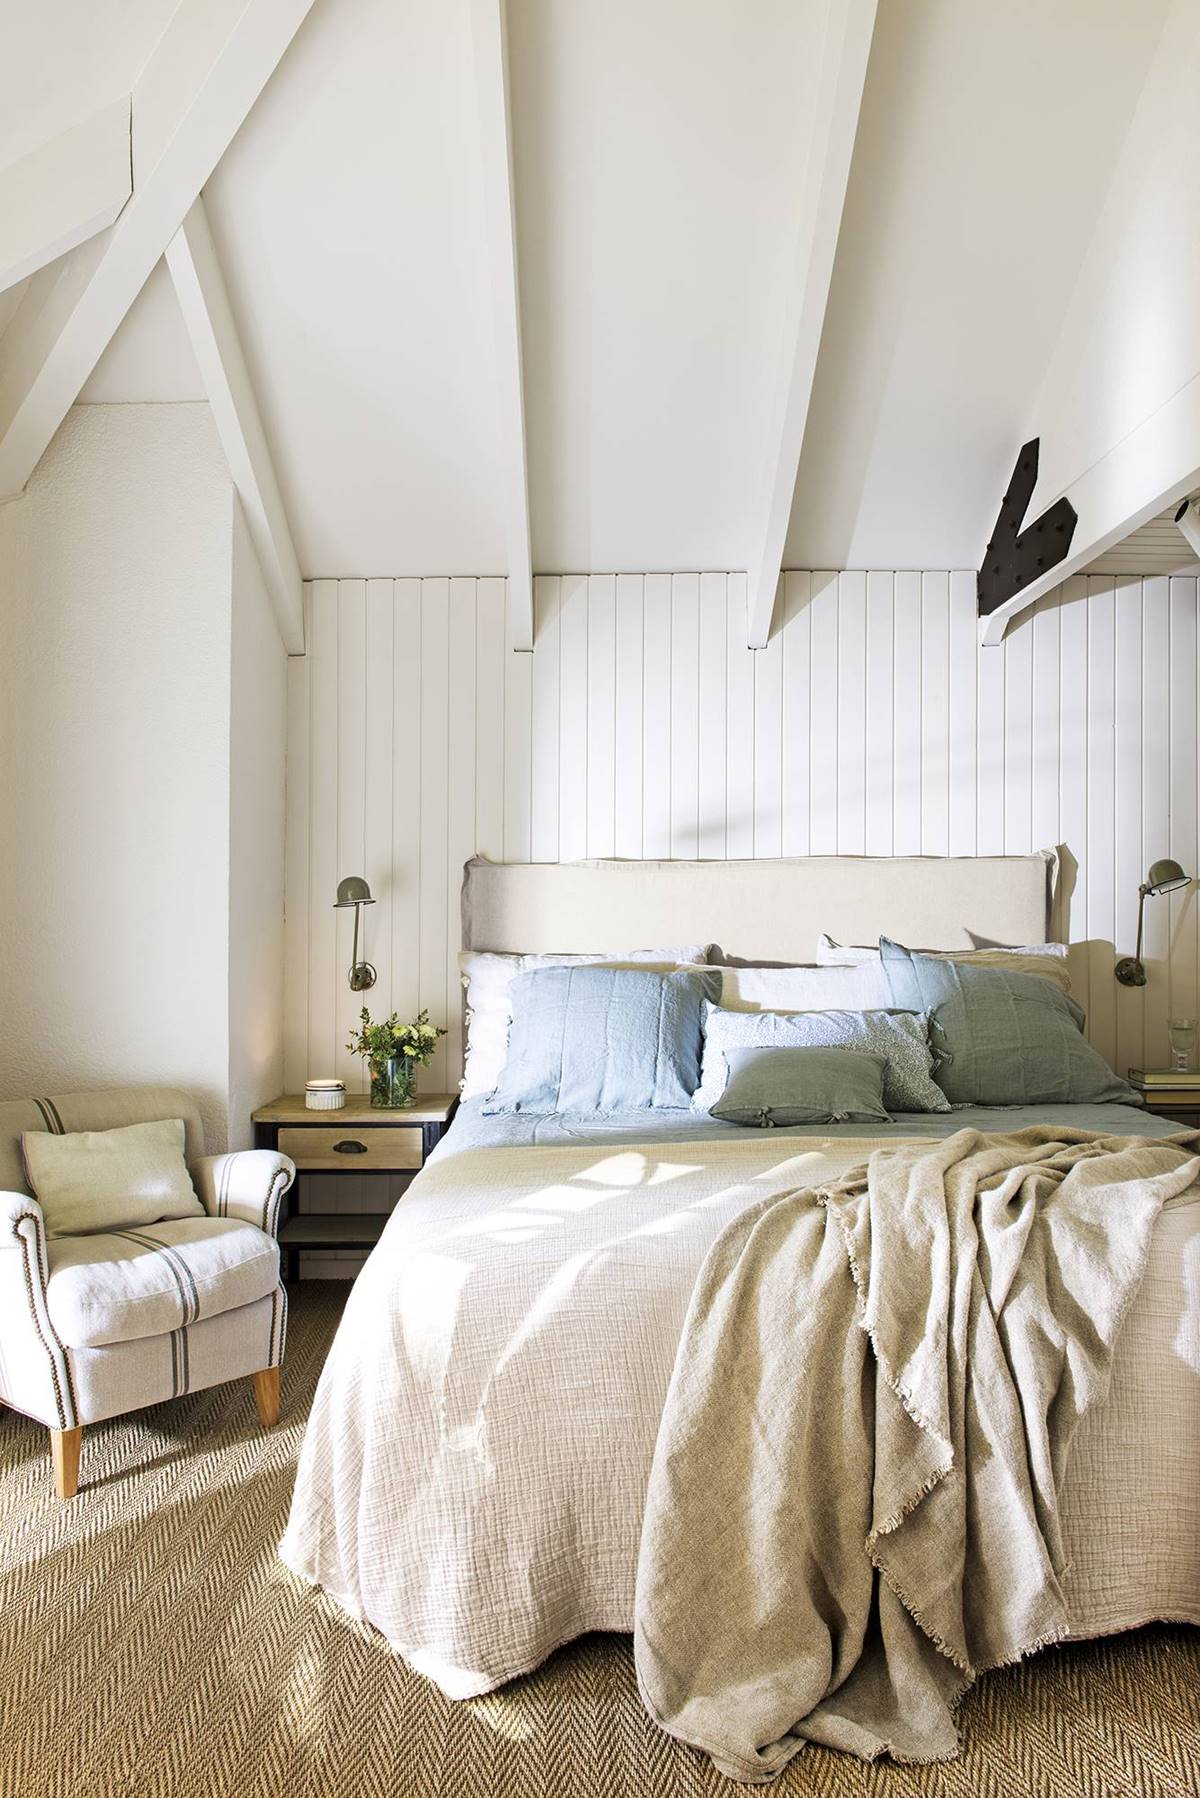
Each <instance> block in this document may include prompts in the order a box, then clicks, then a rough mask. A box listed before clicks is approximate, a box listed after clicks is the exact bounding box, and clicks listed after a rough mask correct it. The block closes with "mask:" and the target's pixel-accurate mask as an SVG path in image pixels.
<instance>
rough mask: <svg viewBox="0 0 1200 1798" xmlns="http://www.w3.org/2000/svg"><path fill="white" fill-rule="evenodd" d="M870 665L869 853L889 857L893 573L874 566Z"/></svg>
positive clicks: (867, 704) (867, 688) (866, 719)
mask: <svg viewBox="0 0 1200 1798" xmlns="http://www.w3.org/2000/svg"><path fill="white" fill-rule="evenodd" d="M866 629H867V645H866V656H867V665H866V673H865V692H864V695H863V708H864V712H865V717H864V725H865V731H866V756H867V764H866V825H865V828H866V851H867V854H868V855H891V853H892V838H893V831H894V819H893V816H892V755H893V751H894V747H895V710H894V694H893V692H892V658H893V655H894V653H895V643H894V639H893V635H892V576H891V574H890V573H889V572H887V571H886V570H879V569H876V570H874V571H873V572H872V573H871V574H869V575H868V576H867V624H866Z"/></svg>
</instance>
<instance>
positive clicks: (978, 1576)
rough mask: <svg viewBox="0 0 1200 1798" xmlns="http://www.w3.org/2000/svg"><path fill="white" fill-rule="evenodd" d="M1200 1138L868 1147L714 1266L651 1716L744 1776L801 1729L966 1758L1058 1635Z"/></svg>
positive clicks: (668, 1488) (1045, 1134) (656, 1598)
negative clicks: (1117, 1400)
mask: <svg viewBox="0 0 1200 1798" xmlns="http://www.w3.org/2000/svg"><path fill="white" fill-rule="evenodd" d="M1198 1173H1200V1159H1198V1157H1197V1142H1196V1141H1195V1140H1193V1141H1191V1142H1184V1141H1182V1140H1180V1141H1178V1142H1158V1143H1155V1142H1146V1141H1144V1140H1143V1141H1135V1140H1126V1141H1121V1140H1120V1139H1114V1138H1107V1139H1106V1138H1100V1139H1097V1138H1096V1137H1094V1136H1091V1135H1088V1134H1086V1133H1083V1132H1075V1131H1066V1130H1061V1129H1060V1130H1055V1129H1053V1128H1051V1127H1049V1126H1046V1127H1041V1128H1038V1129H1034V1130H1027V1131H1024V1132H1021V1133H1019V1134H1007V1135H984V1134H981V1133H979V1132H977V1131H971V1130H963V1131H960V1132H958V1133H957V1134H955V1135H954V1136H952V1137H950V1138H948V1139H946V1140H944V1141H942V1142H938V1143H925V1144H921V1143H916V1144H914V1143H908V1144H899V1145H897V1146H895V1147H892V1148H884V1149H878V1150H876V1151H875V1152H874V1154H872V1156H871V1157H870V1161H869V1164H867V1165H864V1166H863V1167H861V1168H858V1169H856V1170H854V1171H853V1172H852V1173H851V1174H848V1175H847V1176H845V1177H844V1178H843V1179H842V1180H840V1181H838V1182H837V1183H836V1184H834V1185H833V1186H832V1187H827V1188H824V1189H822V1190H813V1189H809V1190H807V1191H797V1192H794V1193H790V1194H785V1195H783V1196H782V1197H772V1198H768V1199H765V1200H763V1201H761V1202H760V1203H759V1204H758V1205H756V1206H752V1207H751V1208H750V1209H748V1210H747V1211H745V1212H744V1213H743V1214H742V1215H741V1216H740V1217H739V1218H737V1219H735V1220H734V1222H733V1223H732V1224H730V1225H729V1226H728V1228H727V1229H726V1230H725V1231H724V1232H723V1233H722V1235H721V1236H720V1237H719V1238H718V1240H717V1242H716V1244H715V1245H714V1247H713V1249H712V1251H711V1253H710V1255H709V1257H708V1259H707V1261H706V1262H705V1264H704V1267H703V1269H702V1270H701V1274H700V1278H699V1281H698V1283H697V1287H696V1291H695V1293H694V1295H693V1299H692V1303H691V1306H690V1308H689V1312H688V1317H687V1322H686V1324H685V1327H684V1331H683V1336H682V1340H681V1342H680V1347H679V1353H678V1356H677V1358H676V1363H675V1371H674V1374H673V1376H672V1380H671V1385H670V1389H669V1392H668V1395H667V1401H666V1408H665V1411H664V1415H663V1420H662V1424H661V1427H660V1430H659V1436H658V1444H657V1447H656V1450H655V1455H654V1463H653V1467H652V1471H651V1476H650V1486H649V1493H648V1498H647V1506H646V1515H645V1522H644V1525H643V1533H642V1542H641V1551H640V1558H639V1565H638V1582H637V1593H636V1599H635V1610H634V1617H635V1627H634V1645H635V1653H636V1658H637V1669H638V1679H639V1684H640V1687H641V1690H642V1695H643V1698H644V1700H645V1702H646V1705H647V1708H648V1709H649V1710H650V1713H651V1715H652V1716H654V1717H655V1718H656V1720H657V1721H658V1722H659V1723H661V1724H662V1725H663V1727H664V1728H666V1729H668V1730H669V1731H670V1732H671V1733H672V1734H673V1735H677V1736H679V1737H680V1738H681V1739H683V1740H684V1741H687V1742H690V1743H692V1744H694V1745H695V1746H697V1747H701V1748H704V1749H706V1750H707V1751H708V1752H709V1753H711V1754H712V1756H713V1758H714V1760H715V1761H716V1763H717V1766H718V1767H719V1768H720V1770H721V1771H722V1772H724V1773H726V1774H728V1775H729V1776H731V1777H732V1778H735V1779H740V1780H751V1781H761V1780H765V1779H769V1778H772V1777H774V1776H775V1775H776V1774H778V1773H779V1772H780V1771H781V1769H782V1768H783V1766H784V1765H785V1764H786V1762H787V1761H788V1760H789V1759H790V1758H791V1756H792V1755H793V1754H795V1753H796V1752H797V1750H798V1749H799V1748H801V1747H802V1746H803V1744H804V1741H805V1740H806V1739H809V1740H815V1741H820V1742H823V1743H825V1744H826V1745H827V1746H830V1747H835V1748H841V1749H845V1750H849V1751H851V1752H853V1753H857V1754H859V1755H861V1756H862V1757H863V1758H864V1759H873V1758H874V1757H875V1756H876V1755H878V1754H880V1753H883V1752H889V1753H891V1754H892V1755H893V1756H894V1757H895V1758H897V1759H900V1760H903V1761H909V1762H911V1761H933V1760H943V1759H947V1758H950V1757H952V1756H953V1755H954V1754H955V1753H956V1752H957V1737H956V1733H955V1728H954V1721H953V1707H954V1704H955V1703H956V1701H957V1699H958V1697H959V1696H960V1695H961V1693H962V1692H963V1691H965V1689H966V1687H967V1685H968V1684H969V1683H971V1681H972V1680H973V1679H974V1678H975V1676H976V1674H977V1673H979V1672H981V1671H984V1670H986V1669H987V1668H990V1667H997V1666H1003V1665H1007V1664H1009V1663H1010V1662H1012V1661H1014V1660H1018V1659H1020V1658H1022V1657H1023V1656H1024V1655H1027V1654H1029V1653H1032V1652H1033V1651H1034V1650H1035V1649H1037V1648H1040V1647H1043V1646H1045V1645H1047V1644H1048V1643H1051V1642H1054V1641H1058V1640H1060V1639H1061V1638H1062V1637H1064V1636H1065V1635H1066V1634H1067V1633H1068V1630H1069V1623H1068V1613H1067V1604H1066V1600H1065V1598H1064V1595H1063V1590H1062V1585H1061V1578H1062V1575H1063V1572H1064V1569H1065V1554H1064V1549H1063V1536H1062V1527H1061V1520H1060V1515H1059V1494H1060V1491H1061V1489H1062V1486H1063V1481H1064V1472H1065V1468H1066V1465H1067V1455H1068V1450H1069V1448H1070V1445H1071V1440H1072V1438H1073V1436H1074V1434H1075V1431H1076V1429H1077V1427H1078V1425H1079V1422H1080V1420H1081V1418H1082V1417H1083V1416H1084V1415H1085V1414H1086V1412H1087V1411H1088V1410H1090V1409H1091V1408H1092V1407H1093V1406H1094V1405H1095V1404H1096V1403H1097V1402H1098V1401H1099V1400H1100V1399H1101V1398H1102V1397H1103V1396H1104V1393H1105V1391H1106V1390H1107V1386H1108V1378H1109V1367H1110V1360H1111V1355H1112V1350H1113V1345H1114V1343H1115V1341H1116V1338H1117V1334H1118V1330H1119V1327H1120V1324H1121V1322H1122V1321H1123V1319H1124V1315H1125V1312H1126V1310H1127V1308H1128V1306H1129V1304H1130V1302H1131V1301H1132V1299H1133V1297H1134V1295H1135V1293H1136V1291H1137V1288H1138V1285H1139V1284H1140V1281H1141V1277H1142V1269H1143V1266H1144V1263H1145V1259H1146V1255H1147V1253H1148V1250H1149V1246H1150V1237H1151V1231H1152V1229H1153V1225H1154V1222H1155V1219H1156V1218H1157V1216H1158V1213H1159V1211H1160V1209H1161V1208H1162V1205H1163V1204H1164V1202H1166V1201H1168V1200H1170V1199H1172V1198H1175V1197H1178V1196H1179V1195H1180V1194H1182V1193H1184V1192H1186V1191H1187V1190H1188V1189H1189V1188H1190V1187H1191V1186H1192V1185H1193V1183H1194V1181H1195V1179H1196V1176H1197V1174H1198Z"/></svg>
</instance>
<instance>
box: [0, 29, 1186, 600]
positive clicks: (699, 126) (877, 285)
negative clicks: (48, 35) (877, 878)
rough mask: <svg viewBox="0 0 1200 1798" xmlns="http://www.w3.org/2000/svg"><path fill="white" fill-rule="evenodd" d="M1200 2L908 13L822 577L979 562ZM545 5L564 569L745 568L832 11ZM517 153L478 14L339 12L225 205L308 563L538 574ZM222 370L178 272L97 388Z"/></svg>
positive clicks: (831, 477) (848, 273) (832, 372)
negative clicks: (1170, 20) (500, 439)
mask: <svg viewBox="0 0 1200 1798" xmlns="http://www.w3.org/2000/svg"><path fill="white" fill-rule="evenodd" d="M1165 9H1166V0H1138V4H1137V5H1136V6H1132V5H1130V4H1129V0H1053V4H1049V3H1048V0H1005V4H1004V5H1002V6H1000V5H997V4H996V3H995V0H880V5H879V17H878V24H877V27H876V36H875V42H874V45H873V49H872V56H871V64H870V69H869V73H868V79H867V88H866V94H865V97H864V105H863V112H862V117H861V120H860V125H859V131H858V138H857V142H856V146H855V152H854V159H853V164H852V168H851V177H850V187H849V192H848V196H847V203H846V209H845V214H844V217H843V223H842V230H841V235H840V238H839V243H838V251H837V258H836V262H835V268H834V278H833V286H832V290H831V294H830V302H829V309H828V313H827V316H826V323H825V330H824V336H823V339H822V345H821V353H820V357H819V360H818V365H817V375H816V382H815V387H814V392H813V400H812V407H811V410H810V414H809V421H808V429H807V433H806V436H805V445H804V453H803V457H802V460H801V466H800V475H799V480H798V482H797V488H796V495H795V500H794V504H793V511H792V518H791V525H790V529H789V533H788V540H787V556H786V562H787V563H788V565H791V566H809V567H812V566H816V567H823V566H824V567H839V566H855V567H863V566H876V567H904V566H914V567H922V566H923V567H969V566H974V565H975V564H977V563H978V561H979V559H980V555H981V553H982V548H983V544H984V542H985V541H986V538H987V536H988V533H989V531H990V528H991V525H992V523H993V521H994V518H995V513H996V510H997V507H998V504H999V498H1000V494H1001V492H1002V490H1003V487H1004V484H1005V482H1006V479H1007V476H1008V474H1009V472H1010V469H1011V465H1012V461H1013V457H1014V455H1015V451H1016V448H1017V447H1018V445H1019V444H1020V442H1021V441H1022V439H1023V438H1024V437H1025V436H1027V435H1032V434H1034V433H1036V432H1037V430H1038V429H1039V425H1038V421H1037V418H1036V416H1034V408H1035V403H1036V399H1037V395H1038V393H1039V390H1040V388H1041V386H1042V382H1043V379H1044V376H1045V373H1046V367H1047V363H1048V360H1049V357H1050V354H1051V350H1052V348H1053V345H1054V342H1055V339H1056V336H1057V334H1058V331H1059V329H1060V327H1061V323H1062V318H1063V314H1064V311H1065V308H1066V306H1067V302H1068V299H1069V296H1070V294H1071V291H1072V287H1073V285H1074V282H1075V278H1076V276H1077V274H1078V270H1079V267H1080V264H1081V261H1082V259H1083V257H1084V255H1085V252H1086V250H1087V247H1088V244H1089V242H1090V241H1091V239H1092V236H1093V233H1094V231H1095V229H1096V225H1097V221H1098V219H1099V217H1100V214H1101V209H1102V206H1103V203H1104V199H1105V195H1106V192H1107V190H1108V186H1109V182H1110V179H1111V176H1112V171H1113V167H1114V164H1115V160H1116V157H1117V155H1118V152H1119V150H1120V147H1121V144H1122V142H1123V139H1124V137H1125V134H1126V131H1127V129H1128V125H1129V121H1130V119H1131V118H1132V115H1133V112H1134V108H1135V106H1136V102H1137V99H1138V96H1139V93H1140V91H1141V88H1142V84H1143V80H1144V77H1145V73H1146V69H1147V66H1148V64H1149V61H1150V57H1151V55H1152V53H1153V50H1154V47H1155V44H1156V42H1157V39H1158V35H1159V32H1160V29H1161V26H1162V21H1163V17H1164V13H1165ZM30 10H31V11H33V10H35V9H30ZM53 10H60V11H69V12H72V13H75V12H76V11H77V12H78V14H79V16H80V18H82V17H83V16H84V15H89V16H90V15H91V13H92V12H94V11H96V10H97V8H96V7H89V6H87V5H84V4H83V0H80V5H79V7H78V8H74V7H71V8H59V9H53ZM99 10H100V11H103V12H104V13H105V14H106V15H107V14H109V13H112V12H115V13H118V14H120V15H121V17H122V20H123V22H124V27H126V28H127V29H126V30H125V37H124V39H123V40H122V46H123V47H122V49H121V57H120V58H117V56H116V50H115V48H114V47H113V45H114V43H115V37H114V38H112V39H111V40H110V39H107V38H106V39H105V46H106V47H105V50H104V57H105V58H108V60H109V63H111V65H112V67H113V68H115V67H116V64H117V62H118V61H121V66H122V67H128V66H129V65H130V63H131V62H133V61H136V60H137V59H138V58H139V57H141V58H143V59H144V55H145V53H146V51H147V50H148V49H149V47H150V44H151V43H152V41H153V37H154V35H155V33H156V32H157V30H158V29H161V25H162V23H163V22H164V20H165V17H166V15H167V14H168V13H169V11H170V10H171V6H170V0H159V3H157V4H155V3H152V0H138V3H137V4H134V5H129V6H124V7H122V6H117V5H115V0H99ZM508 12H509V36H510V46H509V54H510V67H511V85H512V104H513V120H514V123H513V131H514V162H515V169H514V183H515V197H516V208H517V220H518V249H519V261H520V275H521V284H522V329H523V337H524V356H525V401H526V417H527V432H528V465H529V487H530V507H531V515H532V530H533V556H534V566H535V568H536V569H538V570H546V571H567V570H621V569H630V570H644V569H656V568H663V569H666V568H687V567H693V568H695V567H702V568H703V567H708V568H744V567H745V566H746V565H747V561H748V558H749V556H750V555H751V553H752V549H753V535H754V529H755V521H756V519H757V517H758V516H759V514H760V512H761V501H762V491H763V482H764V480H765V471H764V456H765V447H766V439H767V434H768V430H767V426H768V418H769V411H770V404H771V401H772V398H773V395H774V391H775V388H776V387H777V385H778V383H779V382H780V381H781V380H782V379H783V370H784V357H783V348H782V343H781V328H782V316H783V311H784V306H785V301H786V284H787V280H788V274H789V270H790V268H791V265H792V257H793V242H794V234H795V231H796V227H797V217H798V197H799V192H800V187H801V182H802V178H803V174H804V166H805V157H806V149H807V132H808V122H809V119H810V117H811V113H812V107H811V98H812V96H811V95H810V93H809V92H808V91H807V88H806V83H807V82H808V81H809V80H811V71H812V69H813V68H814V67H815V64H816V55H815V46H814V24H813V21H814V17H815V16H816V15H817V13H818V12H819V8H817V7H816V0H655V4H653V5H648V4H646V0H508ZM110 23H111V21H110ZM135 26H136V30H135V28H134V27H135ZM23 29H25V27H23ZM28 31H29V32H30V33H32V31H33V27H32V25H30V26H29V27H28ZM92 35H93V36H94V35H95V34H94V33H93V34H92ZM116 35H120V34H119V33H118V34H116ZM122 59H123V60H122ZM101 60H103V59H101ZM81 61H82V62H86V61H87V59H86V58H82V59H81ZM8 66H9V67H10V68H11V66H12V64H11V62H10V63H8ZM106 68H107V65H106ZM91 78H92V79H93V85H94V84H95V80H97V79H98V77H95V76H94V72H93V76H92V77H91ZM108 78H109V76H108V73H107V72H106V74H105V79H106V80H107V79H108ZM78 85H79V84H78V83H76V86H77V87H78ZM117 91H120V84H119V83H118V86H117ZM0 97H2V93H0ZM110 97H112V94H111V91H106V92H105V93H104V94H103V95H98V96H97V98H98V99H100V98H102V99H107V98H110ZM60 110H61V106H60ZM82 110H87V107H86V106H84V107H83V108H82ZM34 113H36V116H37V117H38V118H39V119H40V120H41V121H42V123H43V126H44V125H45V120H46V118H47V117H48V116H49V113H48V112H47V111H45V110H41V109H39V108H34V109H32V112H31V114H30V116H33V114H34ZM63 122H64V123H67V122H70V121H69V120H68V119H64V120H63ZM28 128H29V119H28V118H26V125H25V129H28ZM8 129H9V121H8V120H6V121H5V123H4V126H3V130H8ZM48 130H49V128H48V127H47V128H44V129H42V133H41V134H42V136H45V135H48ZM0 141H3V138H2V132H0ZM26 147H28V146H26ZM479 158H480V151H479V142H478V137H477V131H476V124H475V89H474V73H473V66H472V55H471V39H470V31H469V17H468V0H316V4H315V5H314V7H313V10H312V12H311V13H310V15H309V17H308V19H307V21H306V22H305V24H304V25H303V26H302V27H301V29H300V31H299V33H298V35H297V37H296V39H295V41H294V43H293V44H292V46H291V48H290V49H289V50H288V51H287V53H286V55H285V56H284V59H283V61H282V63H281V65H280V67H279V69H278V70H277V71H276V73H275V75H274V76H273V77H272V79H271V81H270V83H269V84H268V86H267V88H266V90H265V92H264V93H263V95H262V97H261V98H260V99H259V101H258V103H257V104H256V105H255V107H254V109H253V111H252V112H251V114H250V116H249V118H248V120H247V122H246V124H245V125H244V126H243V128H242V130H241V132H240V133H239V135H238V136H237V138H236V139H235V140H234V142H233V144H232V146H231V147H230V149H229V151H228V152H227V153H226V155H225V157H224V159H223V160H222V162H221V163H220V165H219V167H218V169H217V171H216V173H215V175H214V177H213V179H212V180H211V181H210V183H209V185H208V187H207V188H206V190H205V201H206V205H207V207H208V212H209V218H210V221H211V224H212V229H213V235H214V238H215V240H216V244H217V248H218V251H219V253H220V257H221V262H222V265H223V268H224V272H225V277H226V282H227V285H228V288H229V292H230V297H231V301H232V304H233V308H234V312H235V315H236V319H237V323H238V327H239V331H240V334H241V338H242V343H243V347H244V350H245V353H246V357H247V361H248V364H249V367H250V370H251V374H252V377H253V380H254V383H255V387H256V391H257V396H258V400H259V404H260V409H261V412H262V415H263V421H264V424H265V426H266V431H267V435H268V439H269V442H270V445H271V450H272V453H273V457H274V461H275V466H276V471H277V473H278V475H279V479H280V485H281V488H282V490H283V496H284V500H285V502H286V505H287V509H288V513H289V517H290V521H291V526H292V531H293V535H294V538H295V541H296V547H297V552H298V555H299V558H300V562H301V566H302V569H303V571H304V573H305V574H307V575H347V574H405V573H431V572H438V573H446V572H464V573H489V572H503V570H504V566H505V548H504V542H505V540H504V532H503V529H502V522H501V516H500V507H501V474H500V459H499V455H498V445H497V422H496V409H495V403H494V399H493V364H492V342H491V318H490V312H489V306H488V289H487V281H488V269H487V263H486V257H485V249H484V235H483V217H482V192H481V185H480V161H479ZM199 392H200V387H199V376H198V373H197V370H196V367H195V364H194V362H193V361H192V359H191V354H190V350H189V349H188V347H187V343H186V338H185V336H184V333H183V330H182V325H181V321H180V319H179V317H178V313H177V309H176V308H175V303H174V298H173V295H172V293H171V290H170V286H169V282H168V279H167V277H166V275H165V273H164V272H163V271H162V270H161V269H160V270H159V271H157V272H156V274H155V275H154V276H152V277H151V280H150V282H149V283H148V284H147V287H146V289H145V290H144V292H143V295H142V297H141V299H140V300H139V301H138V302H137V305H136V306H135V308H134V310H133V312H132V313H131V314H130V316H129V318H128V319H127V321H126V324H125V326H123V327H122V330H121V331H120V332H119V333H118V335H117V337H116V338H115V339H114V342H113V344H112V346H110V349H109V351H108V352H107V353H106V355H105V357H104V358H103V359H102V361H101V363H100V365H99V367H98V369H97V370H96V373H95V374H94V375H93V377H92V380H91V381H90V382H89V384H88V388H87V390H86V392H85V395H84V397H85V398H86V399H88V400H93V401H95V400H122V399H139V400H141V399H150V398H161V399H190V398H194V397H197V395H198V394H199Z"/></svg>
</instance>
